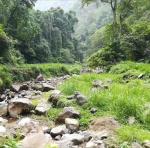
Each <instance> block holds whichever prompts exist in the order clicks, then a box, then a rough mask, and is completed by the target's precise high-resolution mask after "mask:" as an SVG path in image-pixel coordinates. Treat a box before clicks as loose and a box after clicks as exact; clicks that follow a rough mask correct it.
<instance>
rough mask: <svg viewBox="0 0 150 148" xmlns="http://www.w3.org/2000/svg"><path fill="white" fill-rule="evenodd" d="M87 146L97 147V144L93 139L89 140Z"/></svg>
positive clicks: (87, 147) (90, 147)
mask: <svg viewBox="0 0 150 148" xmlns="http://www.w3.org/2000/svg"><path fill="white" fill-rule="evenodd" d="M85 148H97V144H95V143H94V142H93V141H89V142H88V143H86V147H85Z"/></svg>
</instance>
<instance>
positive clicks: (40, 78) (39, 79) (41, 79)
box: [36, 74, 44, 81]
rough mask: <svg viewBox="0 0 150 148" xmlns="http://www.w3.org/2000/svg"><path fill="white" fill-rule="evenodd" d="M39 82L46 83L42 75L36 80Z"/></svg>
mask: <svg viewBox="0 0 150 148" xmlns="http://www.w3.org/2000/svg"><path fill="white" fill-rule="evenodd" d="M36 80H37V81H44V77H43V75H42V74H39V75H38V76H37V78H36Z"/></svg>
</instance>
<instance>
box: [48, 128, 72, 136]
mask: <svg viewBox="0 0 150 148" xmlns="http://www.w3.org/2000/svg"><path fill="white" fill-rule="evenodd" d="M68 132H69V130H68V129H67V128H66V125H61V126H57V127H55V128H52V130H51V136H52V137H56V136H58V135H63V134H66V133H68Z"/></svg>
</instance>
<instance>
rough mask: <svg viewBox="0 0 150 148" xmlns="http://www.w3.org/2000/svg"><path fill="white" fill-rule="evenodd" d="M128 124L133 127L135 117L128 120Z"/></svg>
mask: <svg viewBox="0 0 150 148" xmlns="http://www.w3.org/2000/svg"><path fill="white" fill-rule="evenodd" d="M128 123H129V125H132V124H134V123H135V117H134V116H130V117H129V119H128Z"/></svg>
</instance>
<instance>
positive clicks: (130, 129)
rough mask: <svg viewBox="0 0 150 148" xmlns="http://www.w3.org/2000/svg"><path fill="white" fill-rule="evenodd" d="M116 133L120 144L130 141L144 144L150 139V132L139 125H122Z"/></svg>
mask: <svg viewBox="0 0 150 148" xmlns="http://www.w3.org/2000/svg"><path fill="white" fill-rule="evenodd" d="M116 133H117V135H118V138H119V142H120V143H123V142H124V141H128V142H129V143H132V142H134V141H139V142H141V143H142V142H143V141H144V140H148V139H150V132H149V131H148V130H144V129H141V127H139V126H137V125H133V126H128V125H122V126H121V127H120V128H118V129H117V130H116Z"/></svg>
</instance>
